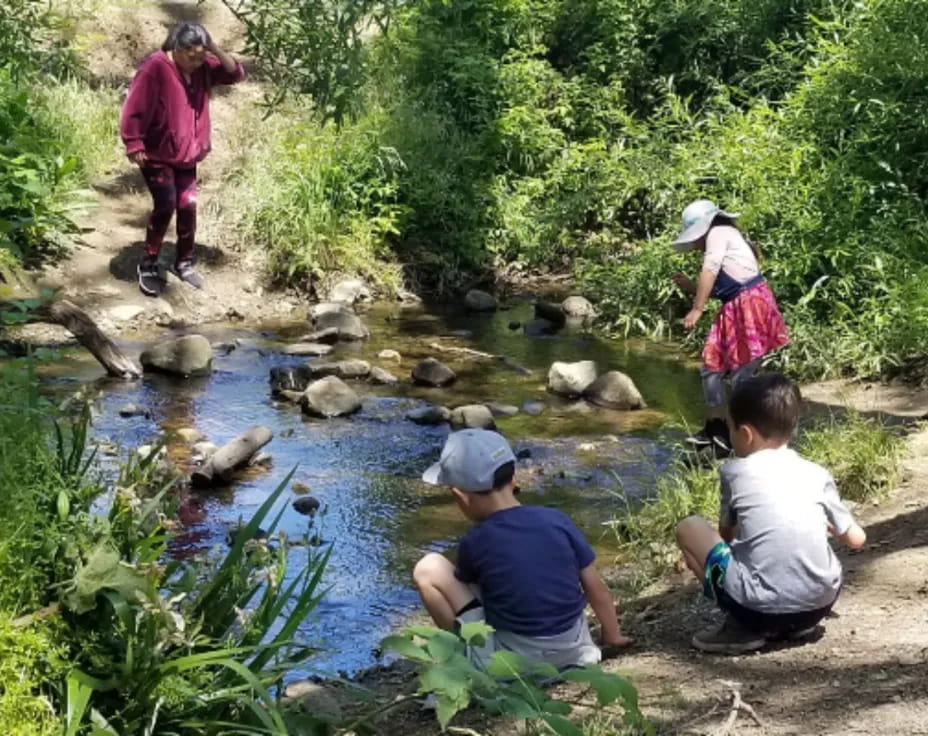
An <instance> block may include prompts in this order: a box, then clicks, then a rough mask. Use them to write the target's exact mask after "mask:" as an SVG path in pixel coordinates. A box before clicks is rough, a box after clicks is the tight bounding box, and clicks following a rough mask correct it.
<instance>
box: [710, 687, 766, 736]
mask: <svg viewBox="0 0 928 736" xmlns="http://www.w3.org/2000/svg"><path fill="white" fill-rule="evenodd" d="M719 682H720V683H722V684H723V685H725V687H727V688H729V689H730V690H731V709H730V710H729V712H728V718H727V719H726V720H725V723H723V724H722V727H721V728H720V729H719V730H718V731H716V732H715V736H728V734H729V733H731V729H732V728H733V727H734V725H735V721H737V720H738V715H739V714H740V713H741V712H742V711H744V712H745V713H747V714H748V715H749V716H751V718H753V719H754V723H756V724H757V725H758V726H760V727H761V728H763V727H764V722H763V721H762V720H761V719H760V716H758V715H757V711H755V710H754V706H752V705H751V704H750V703H746V702H744V700H743V699H742V697H741V690H740V687H741V684H740V683H737V682H732V681H731V680H719Z"/></svg>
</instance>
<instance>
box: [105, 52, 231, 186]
mask: <svg viewBox="0 0 928 736" xmlns="http://www.w3.org/2000/svg"><path fill="white" fill-rule="evenodd" d="M244 78H245V70H244V69H243V68H242V65H241V64H236V65H235V71H233V72H231V73H230V72H227V71H226V70H225V69H223V68H222V64H221V63H220V62H219V60H218V59H216V58H215V57H213V56H210V55H208V56H207V57H206V59H205V60H204V63H203V66H201V67H200V68H199V69H197V70H196V71H195V72H194V73H193V74H192V75H191V78H190V82H187V80H186V79H184V76H183V75H182V74H181V72H180V69H178V68H177V65H176V64H175V63H174V61H173V60H172V59H171V57H170V56H168V54H167V53H166V52H164V51H156V52H155V53H153V54H152V55H151V56H149V57H148V58H146V59H145V61H143V62H142V64H141V66H139V70H138V71H137V72H136V74H135V78H134V79H133V80H132V84H131V85H130V86H129V94H128V95H127V97H126V101H125V103H124V104H123V107H122V119H121V121H120V125H119V133H120V135H121V136H122V140H123V142H124V143H125V144H126V153H127V154H133V153H135V152H136V151H145V153H146V154H148V158H149V160H150V161H151V162H152V163H155V164H159V163H160V164H168V165H170V166H174V167H176V168H179V169H184V168H188V169H189V168H193V167H194V166H196V165H197V163H198V162H199V161H202V160H203V159H204V158H206V154H208V153H209V150H210V123H209V98H210V91H211V90H212V88H213V87H214V86H215V85H217V84H235V83H236V82H241V81H242V80H243V79H244Z"/></svg>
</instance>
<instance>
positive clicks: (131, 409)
mask: <svg viewBox="0 0 928 736" xmlns="http://www.w3.org/2000/svg"><path fill="white" fill-rule="evenodd" d="M119 416H121V417H126V418H128V417H145V418H146V419H148V418H149V417H151V412H150V411H149V410H148V409H146V408H145V407H144V406H139V405H138V404H126V405H125V406H123V407H121V408H120V410H119Z"/></svg>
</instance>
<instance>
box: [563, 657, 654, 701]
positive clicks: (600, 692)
mask: <svg viewBox="0 0 928 736" xmlns="http://www.w3.org/2000/svg"><path fill="white" fill-rule="evenodd" d="M563 678H564V679H565V680H567V681H568V682H585V683H588V684H589V685H590V687H592V688H593V690H595V691H596V699H597V701H598V702H599V704H600V705H602V706H606V705H610V704H611V703H614V702H615V701H616V700H619V699H621V700H622V701H623V703H625V704H626V705H628V706H629V707H633V708H634V707H637V704H638V692H637V691H636V690H635V688H634V686H633V685H632V684H631V683H630V682H628V680H626V679H624V678H622V677H619V675H616V674H613V673H611V672H603V671H602V670H601V669H600V668H599V667H595V666H590V667H584V668H582V669H575V670H568V671H567V672H565V673H563Z"/></svg>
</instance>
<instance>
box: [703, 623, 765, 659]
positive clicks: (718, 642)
mask: <svg viewBox="0 0 928 736" xmlns="http://www.w3.org/2000/svg"><path fill="white" fill-rule="evenodd" d="M692 643H693V646H694V647H696V648H697V649H698V650H700V651H701V652H711V653H713V654H745V653H746V652H754V651H757V650H758V649H761V648H763V646H764V644H766V643H767V640H766V639H765V638H764V637H763V635H761V634H755V633H754V632H753V631H748V630H747V629H745V628H744V627H743V626H742V625H741V624H739V623H738V622H737V621H735V619H733V618H732V617H731V616H728V617H727V618H726V619H725V620H724V621H723V622H722V623H721V624H720V625H718V626H711V627H709V628H708V629H703V630H702V631H700V632H698V633H696V634H694V635H693V640H692Z"/></svg>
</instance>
